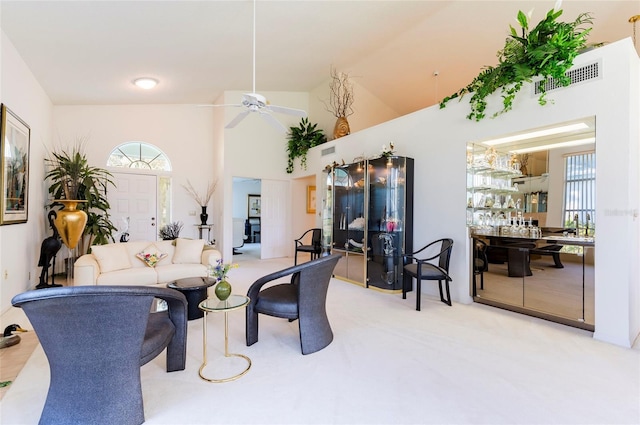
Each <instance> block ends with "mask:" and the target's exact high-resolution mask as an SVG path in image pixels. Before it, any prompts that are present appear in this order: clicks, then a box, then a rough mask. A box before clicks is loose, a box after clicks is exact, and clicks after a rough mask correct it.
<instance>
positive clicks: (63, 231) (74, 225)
mask: <svg viewBox="0 0 640 425" xmlns="http://www.w3.org/2000/svg"><path fill="white" fill-rule="evenodd" d="M56 202H60V203H61V204H63V205H64V208H63V209H62V210H60V211H58V212H57V217H56V218H55V220H54V222H53V223H54V225H55V226H56V229H57V230H58V233H59V234H60V238H61V239H62V242H63V243H64V244H65V245H66V246H67V247H69V249H74V248H75V247H76V246H77V245H78V241H80V238H81V237H82V232H84V227H85V226H86V225H87V213H86V212H84V211H82V210H79V209H77V206H78V203H80V202H86V201H77V200H70V199H57V200H56Z"/></svg>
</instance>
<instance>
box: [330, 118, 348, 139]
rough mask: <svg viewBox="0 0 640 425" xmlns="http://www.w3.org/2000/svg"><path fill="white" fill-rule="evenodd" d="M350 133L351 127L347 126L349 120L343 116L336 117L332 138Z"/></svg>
mask: <svg viewBox="0 0 640 425" xmlns="http://www.w3.org/2000/svg"><path fill="white" fill-rule="evenodd" d="M349 133H351V129H350V128H349V121H347V119H346V118H345V117H338V119H337V120H336V125H335V127H333V138H334V139H338V138H340V137H342V136H346V135H347V134H349Z"/></svg>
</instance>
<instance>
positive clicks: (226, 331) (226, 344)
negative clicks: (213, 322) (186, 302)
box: [198, 310, 251, 384]
mask: <svg viewBox="0 0 640 425" xmlns="http://www.w3.org/2000/svg"><path fill="white" fill-rule="evenodd" d="M207 313H208V311H206V310H205V311H204V317H203V318H202V342H203V344H202V366H200V369H199V370H198V375H200V378H202V379H204V380H205V381H207V382H214V383H218V384H219V383H223V382H230V381H235V380H236V379H238V378H240V377H242V376H244V375H245V374H246V373H247V372H249V369H251V359H250V358H249V357H247V356H245V355H243V354H235V353H229V320H228V316H227V315H228V312H226V311H225V312H224V356H225V357H240V358H243V359H245V360H246V361H247V363H248V366H247V367H246V369H244V370H243V371H242V372H240V373H238V374H237V375H233V376H230V377H228V378H218V379H217V378H207V377H206V376H204V375H203V373H202V371H203V370H204V368H205V367H206V366H207Z"/></svg>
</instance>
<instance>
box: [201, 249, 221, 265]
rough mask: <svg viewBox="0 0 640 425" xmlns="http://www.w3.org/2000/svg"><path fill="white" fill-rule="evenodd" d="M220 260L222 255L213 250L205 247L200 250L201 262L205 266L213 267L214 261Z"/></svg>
mask: <svg viewBox="0 0 640 425" xmlns="http://www.w3.org/2000/svg"><path fill="white" fill-rule="evenodd" d="M221 258H222V254H221V253H220V251H218V250H217V249H215V248H209V247H207V246H205V247H204V249H203V250H202V258H201V262H202V264H204V265H205V266H209V265H211V266H215V265H216V261H218V260H219V259H221Z"/></svg>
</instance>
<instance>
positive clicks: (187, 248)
mask: <svg viewBox="0 0 640 425" xmlns="http://www.w3.org/2000/svg"><path fill="white" fill-rule="evenodd" d="M202 248H204V240H202V239H176V252H175V253H174V254H173V264H200V263H201V261H202Z"/></svg>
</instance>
